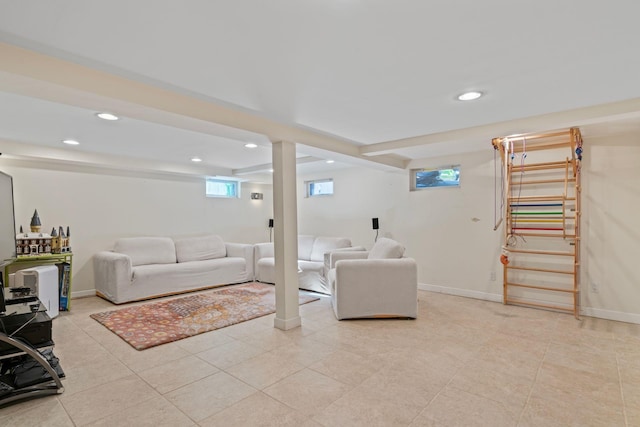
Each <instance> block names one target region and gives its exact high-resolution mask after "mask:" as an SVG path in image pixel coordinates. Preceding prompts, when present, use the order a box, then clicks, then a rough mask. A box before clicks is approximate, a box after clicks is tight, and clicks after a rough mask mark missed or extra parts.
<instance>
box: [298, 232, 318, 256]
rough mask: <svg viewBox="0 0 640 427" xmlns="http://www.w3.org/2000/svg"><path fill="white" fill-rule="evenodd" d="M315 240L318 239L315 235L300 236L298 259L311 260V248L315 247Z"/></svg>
mask: <svg viewBox="0 0 640 427" xmlns="http://www.w3.org/2000/svg"><path fill="white" fill-rule="evenodd" d="M314 240H316V238H315V236H305V235H299V236H298V259H304V260H306V261H310V260H311V250H312V249H313V241H314Z"/></svg>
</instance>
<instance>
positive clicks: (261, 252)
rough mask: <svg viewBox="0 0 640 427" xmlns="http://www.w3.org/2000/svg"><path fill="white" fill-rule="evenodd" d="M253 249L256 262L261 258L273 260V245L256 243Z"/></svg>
mask: <svg viewBox="0 0 640 427" xmlns="http://www.w3.org/2000/svg"><path fill="white" fill-rule="evenodd" d="M253 247H254V250H255V252H254V255H255V259H256V262H257V261H258V260H260V259H261V258H273V257H275V250H274V247H273V243H256V244H255V245H253Z"/></svg>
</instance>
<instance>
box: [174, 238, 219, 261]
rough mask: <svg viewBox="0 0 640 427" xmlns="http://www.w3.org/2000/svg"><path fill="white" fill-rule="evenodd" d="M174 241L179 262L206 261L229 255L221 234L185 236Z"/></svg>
mask: <svg viewBox="0 0 640 427" xmlns="http://www.w3.org/2000/svg"><path fill="white" fill-rule="evenodd" d="M174 242H175V245H176V258H177V259H178V262H187V261H204V260H207V259H216V258H224V257H226V256H227V247H226V246H225V244H224V241H223V240H222V238H221V237H220V236H216V235H215V234H207V235H205V236H198V237H183V238H179V239H174Z"/></svg>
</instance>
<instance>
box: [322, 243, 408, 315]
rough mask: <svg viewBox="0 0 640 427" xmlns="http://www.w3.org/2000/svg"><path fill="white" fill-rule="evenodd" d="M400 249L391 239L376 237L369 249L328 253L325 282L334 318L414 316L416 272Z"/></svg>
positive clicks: (402, 247) (401, 248) (398, 244)
mask: <svg viewBox="0 0 640 427" xmlns="http://www.w3.org/2000/svg"><path fill="white" fill-rule="evenodd" d="M404 250H405V249H404V246H402V245H401V244H400V243H398V242H396V241H395V240H392V239H387V238H380V239H378V241H377V242H376V244H375V245H373V248H371V251H369V252H332V253H331V254H329V255H328V256H327V258H328V263H329V267H330V270H329V272H328V274H327V282H328V286H329V287H330V289H331V305H332V306H333V311H334V313H335V315H336V318H338V319H339V320H342V319H358V318H385V317H406V318H413V319H415V318H416V316H417V315H418V272H417V266H416V262H415V260H414V259H412V258H405V257H404Z"/></svg>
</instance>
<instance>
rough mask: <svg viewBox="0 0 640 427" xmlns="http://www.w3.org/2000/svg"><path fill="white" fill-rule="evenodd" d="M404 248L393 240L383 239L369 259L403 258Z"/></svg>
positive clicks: (371, 251)
mask: <svg viewBox="0 0 640 427" xmlns="http://www.w3.org/2000/svg"><path fill="white" fill-rule="evenodd" d="M403 255H404V246H402V245H401V244H400V243H398V242H396V241H395V240H392V239H387V238H386V237H381V238H379V239H378V241H377V242H376V244H375V245H373V248H371V250H370V251H369V255H368V256H367V259H389V258H402V256H403Z"/></svg>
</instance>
